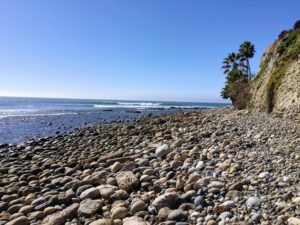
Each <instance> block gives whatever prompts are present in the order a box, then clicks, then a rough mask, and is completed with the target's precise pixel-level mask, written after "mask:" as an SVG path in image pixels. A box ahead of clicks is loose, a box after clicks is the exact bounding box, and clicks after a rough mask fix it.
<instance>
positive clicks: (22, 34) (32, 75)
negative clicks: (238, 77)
mask: <svg viewBox="0 0 300 225" xmlns="http://www.w3.org/2000/svg"><path fill="white" fill-rule="evenodd" d="M299 9H300V1H299V0H285V1H281V0H251V1H238V0H226V1H223V0H187V1H186V0H118V1H117V0H85V1H83V0H63V1H61V0H48V1H46V0H26V1H25V0H0V96H29V97H61V98H90V99H132V100H168V101H199V102H222V101H223V100H222V99H221V98H220V90H221V89H222V87H223V86H224V82H225V76H224V75H223V73H222V70H221V66H222V65H221V62H222V59H223V58H224V57H226V56H227V54H228V53H230V52H233V51H237V50H238V47H239V45H240V44H241V43H242V42H243V41H251V42H252V43H253V44H254V45H255V46H256V55H255V57H254V58H253V59H251V66H252V69H253V71H254V72H258V70H259V60H260V58H261V56H262V54H263V52H264V50H265V49H266V48H267V47H268V46H269V45H270V44H271V43H272V42H273V41H274V40H275V39H276V38H277V36H278V34H279V33H280V32H281V31H282V30H285V29H290V28H292V26H293V24H294V23H295V21H296V20H298V19H300V14H299Z"/></svg>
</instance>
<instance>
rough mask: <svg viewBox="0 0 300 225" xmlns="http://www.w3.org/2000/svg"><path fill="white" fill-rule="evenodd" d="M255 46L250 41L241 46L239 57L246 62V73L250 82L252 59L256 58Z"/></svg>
mask: <svg viewBox="0 0 300 225" xmlns="http://www.w3.org/2000/svg"><path fill="white" fill-rule="evenodd" d="M254 53H255V46H254V45H253V44H252V43H251V42H250V41H245V42H244V43H243V44H241V45H240V49H239V55H240V57H241V61H246V72H247V76H248V80H251V78H252V74H251V69H250V61H249V60H250V59H251V58H252V57H253V56H254Z"/></svg>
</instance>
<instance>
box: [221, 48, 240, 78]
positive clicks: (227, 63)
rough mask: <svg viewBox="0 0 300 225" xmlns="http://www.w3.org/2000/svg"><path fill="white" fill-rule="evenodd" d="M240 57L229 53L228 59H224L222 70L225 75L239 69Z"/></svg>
mask: <svg viewBox="0 0 300 225" xmlns="http://www.w3.org/2000/svg"><path fill="white" fill-rule="evenodd" d="M239 58H240V56H239V55H238V54H236V53H234V52H232V53H229V54H228V56H227V57H226V58H224V59H223V66H222V69H223V70H224V74H227V75H228V74H229V73H230V72H231V71H233V70H236V69H238V67H239Z"/></svg>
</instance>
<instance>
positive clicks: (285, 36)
mask: <svg viewBox="0 0 300 225" xmlns="http://www.w3.org/2000/svg"><path fill="white" fill-rule="evenodd" d="M278 41H279V44H278V47H277V48H276V50H275V52H274V55H275V56H276V61H275V63H274V67H273V70H272V73H271V76H270V78H269V81H268V85H267V103H266V105H267V111H268V112H272V111H273V107H274V104H275V100H276V93H277V90H278V88H279V87H280V85H281V83H282V80H283V78H284V76H285V75H286V72H287V70H288V69H289V68H290V66H291V63H293V62H295V60H297V59H298V57H299V55H300V21H297V22H296V23H295V25H294V29H292V30H289V31H283V32H281V34H280V35H279V39H278ZM267 63H268V61H267V62H265V63H264V64H262V65H261V71H260V73H259V75H260V76H262V75H264V73H265V71H264V68H266V64H267ZM258 78H259V77H258Z"/></svg>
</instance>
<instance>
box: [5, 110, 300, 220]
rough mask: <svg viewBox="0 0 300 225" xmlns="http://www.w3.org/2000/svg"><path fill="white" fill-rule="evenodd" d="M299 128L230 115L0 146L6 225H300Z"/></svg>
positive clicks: (151, 120)
mask: <svg viewBox="0 0 300 225" xmlns="http://www.w3.org/2000/svg"><path fill="white" fill-rule="evenodd" d="M299 131H300V127H299V125H296V124H295V123H293V122H288V121H284V120H281V119H278V118H273V117H270V116H268V115H266V114H241V113H240V114H238V113H236V112H232V111H231V109H228V108H219V109H213V110H203V111H201V112H190V113H178V114H174V115H164V116H154V117H147V118H144V119H141V120H138V121H135V122H132V123H117V124H107V125H102V126H95V127H88V128H84V129H79V130H77V131H76V132H74V133H72V134H69V135H64V136H57V137H49V138H42V139H39V140H36V141H28V142H27V143H25V144H21V145H2V146H1V148H0V160H1V161H0V224H8V225H27V224H30V225H37V224H43V225H63V224H65V225H88V224H91V225H112V224H113V225H118V224H125V225H129V224H133V225H134V224H136V225H147V224H168V225H171V224H175V225H188V224H199V225H201V224H203V225H204V224H206V225H214V224H277V225H279V224H290V225H292V224H294V225H296V224H300V210H299V209H300V176H299V174H300V169H299V162H300V132H299Z"/></svg>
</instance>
